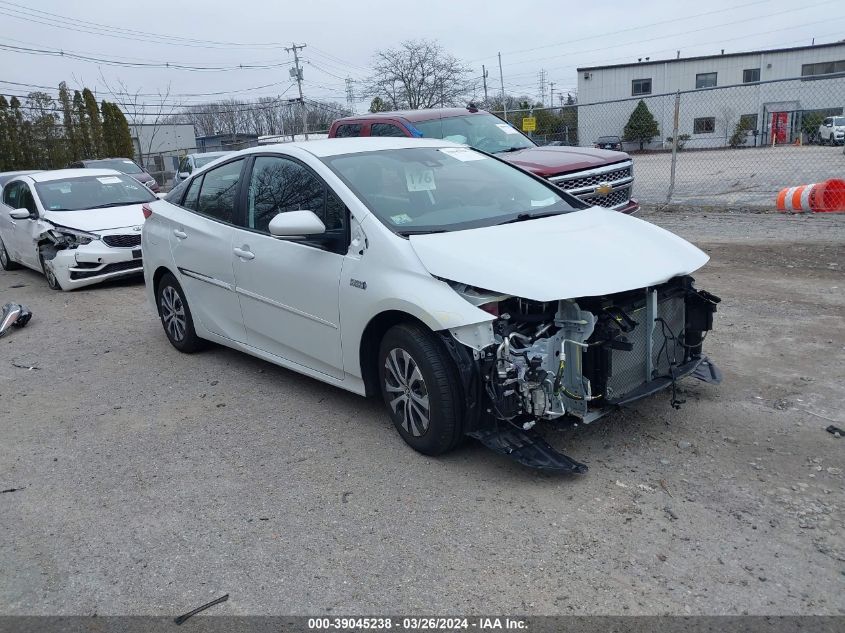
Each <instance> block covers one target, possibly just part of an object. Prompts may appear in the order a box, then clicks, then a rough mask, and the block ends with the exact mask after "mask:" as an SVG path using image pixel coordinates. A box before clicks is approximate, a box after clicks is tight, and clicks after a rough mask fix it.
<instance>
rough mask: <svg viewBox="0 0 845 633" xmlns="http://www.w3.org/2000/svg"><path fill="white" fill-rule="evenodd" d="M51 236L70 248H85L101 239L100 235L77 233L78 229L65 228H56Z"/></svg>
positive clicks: (51, 232)
mask: <svg viewBox="0 0 845 633" xmlns="http://www.w3.org/2000/svg"><path fill="white" fill-rule="evenodd" d="M50 236H51V237H52V238H53V239H54V240H56V241H57V242H59V241H60V242H63V243H65V244H66V245H67V246H68V247H70V248H75V247H77V246H84V245H85V244H90V243H91V242H93V241H94V240H98V239H100V236H99V235H94V234H93V233H86V232H85V231H77V230H76V229H68V228H65V227H56V228H54V229H52V230H51V231H50Z"/></svg>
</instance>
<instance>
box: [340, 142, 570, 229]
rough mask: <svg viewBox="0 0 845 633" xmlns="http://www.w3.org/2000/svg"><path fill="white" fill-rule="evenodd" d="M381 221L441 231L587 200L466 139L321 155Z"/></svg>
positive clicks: (541, 213)
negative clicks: (450, 144) (465, 143)
mask: <svg viewBox="0 0 845 633" xmlns="http://www.w3.org/2000/svg"><path fill="white" fill-rule="evenodd" d="M323 162H325V163H326V164H327V165H328V166H329V168H330V169H332V170H333V171H334V172H335V173H336V174H337V175H338V176H339V177H340V178H341V179H342V180H343V181H344V182H346V184H347V185H348V186H349V187H350V188H351V189H352V190H353V191H354V192H355V194H356V195H357V196H358V197H359V198H360V199H361V200H362V201H363V202H364V204H366V205H367V207H368V208H369V209H370V210H371V211H372V212H373V213H374V214H375V215H376V217H378V218H379V220H381V221H382V222H383V223H384V224H385V225H386V226H388V227H389V228H390V229H391V230H393V231H395V232H396V233H398V234H400V235H411V234H417V233H440V232H445V231H457V230H461V229H469V228H477V227H482V226H492V225H494V224H503V223H506V222H514V221H521V220H528V219H531V218H534V217H540V216H545V215H557V214H560V213H568V212H571V211H574V210H576V209H581V208H584V205H582V203H580V201H578V200H577V199H576V198H573V197H572V196H569V195H568V194H566V193H565V192H563V191H562V190H560V189H557V188H556V187H555V186H553V185H551V184H545V183H544V182H543V181H541V180H539V179H537V178H534V177H533V176H530V175H528V174H526V173H525V172H523V171H521V170H519V169H517V168H516V167H512V166H511V165H509V164H507V163H505V162H503V161H500V160H498V159H496V158H491V157H490V156H485V155H484V154H481V153H479V152H476V151H474V150H472V149H470V148H468V147H419V148H407V149H396V150H385V151H376V152H364V153H360V154H343V155H339V156H332V157H328V158H324V159H323Z"/></svg>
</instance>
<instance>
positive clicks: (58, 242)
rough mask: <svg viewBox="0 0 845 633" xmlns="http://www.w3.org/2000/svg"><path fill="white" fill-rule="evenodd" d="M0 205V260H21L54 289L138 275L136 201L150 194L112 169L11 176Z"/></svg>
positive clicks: (8, 263) (140, 219) (6, 265)
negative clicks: (38, 273)
mask: <svg viewBox="0 0 845 633" xmlns="http://www.w3.org/2000/svg"><path fill="white" fill-rule="evenodd" d="M0 200H2V202H1V203H0V264H2V266H3V269H5V270H10V269H12V268H16V267H17V266H19V265H23V266H27V267H28V268H32V269H33V270H37V271H38V272H43V273H44V275H45V276H46V277H47V283H48V284H49V286H50V287H51V288H53V289H56V290H72V289H74V288H81V287H83V286H90V285H92V284H96V283H100V282H102V281H105V280H107V279H113V278H115V277H123V276H126V275H137V274H139V273H141V272H142V270H143V269H142V265H141V225H142V224H143V223H144V214H143V212H142V210H141V207H142V205H144V204H145V203H148V202H152V201H153V200H156V197H155V196H154V195H153V194H152V193H150V191H149V190H148V189H147V188H146V187H144V186H143V185H142V184H140V183H139V182H138V181H137V180H135V179H134V178H132V177H130V176H126V175H124V174H122V173H120V172H118V171H115V170H114V169H59V170H55V171H43V172H37V173H31V174H28V175H18V176H15V177H14V178H12V179H10V180H9V181H7V182H6V183H5V185H4V186H3V189H2V197H0Z"/></svg>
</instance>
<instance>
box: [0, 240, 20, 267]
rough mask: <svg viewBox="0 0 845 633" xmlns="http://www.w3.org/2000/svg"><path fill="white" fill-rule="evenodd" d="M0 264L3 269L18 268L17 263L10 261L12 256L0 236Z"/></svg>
mask: <svg viewBox="0 0 845 633" xmlns="http://www.w3.org/2000/svg"><path fill="white" fill-rule="evenodd" d="M0 266H2V267H3V270H17V269H18V268H20V265H19V264H16V263H15V262H13V261H12V256H11V255H9V251H7V250H6V245H5V244H4V243H3V239H2V238H0Z"/></svg>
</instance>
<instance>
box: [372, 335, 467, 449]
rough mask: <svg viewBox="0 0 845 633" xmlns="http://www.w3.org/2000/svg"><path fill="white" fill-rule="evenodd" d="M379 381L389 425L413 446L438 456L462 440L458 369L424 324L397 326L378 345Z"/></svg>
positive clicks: (461, 408)
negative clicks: (390, 423)
mask: <svg viewBox="0 0 845 633" xmlns="http://www.w3.org/2000/svg"><path fill="white" fill-rule="evenodd" d="M379 382H380V384H381V392H382V396H383V397H384V402H385V404H386V405H387V410H388V413H389V415H390V418H391V420H392V421H393V425H394V426H395V427H396V430H397V431H399V434H400V435H401V436H402V439H404V440H405V442H406V443H407V444H408V445H409V446H411V448H413V449H414V450H416V451H419V452H420V453H424V454H426V455H440V454H442V453H446V452H448V451H450V450H452V449H453V448H454V447H455V446H457V445H458V444H459V443H460V442H461V440H462V439H463V435H464V429H463V406H462V405H461V394H460V387H459V380H458V376H457V369H456V367H455V365H454V362H453V361H452V359H451V358H450V357H449V355H448V352H447V351H446V349H445V347H444V346H443V343H441V342H440V341H439V340H438V338H437V336H436V335H435V334H434V333H433V332H431V331H430V330H427V329H426V328H424V327H422V326H419V325H415V324H402V325H397V326H395V327H393V328H391V329H390V330H388V332H387V333H386V334H385V335H384V338H383V339H382V341H381V346H380V348H379Z"/></svg>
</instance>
